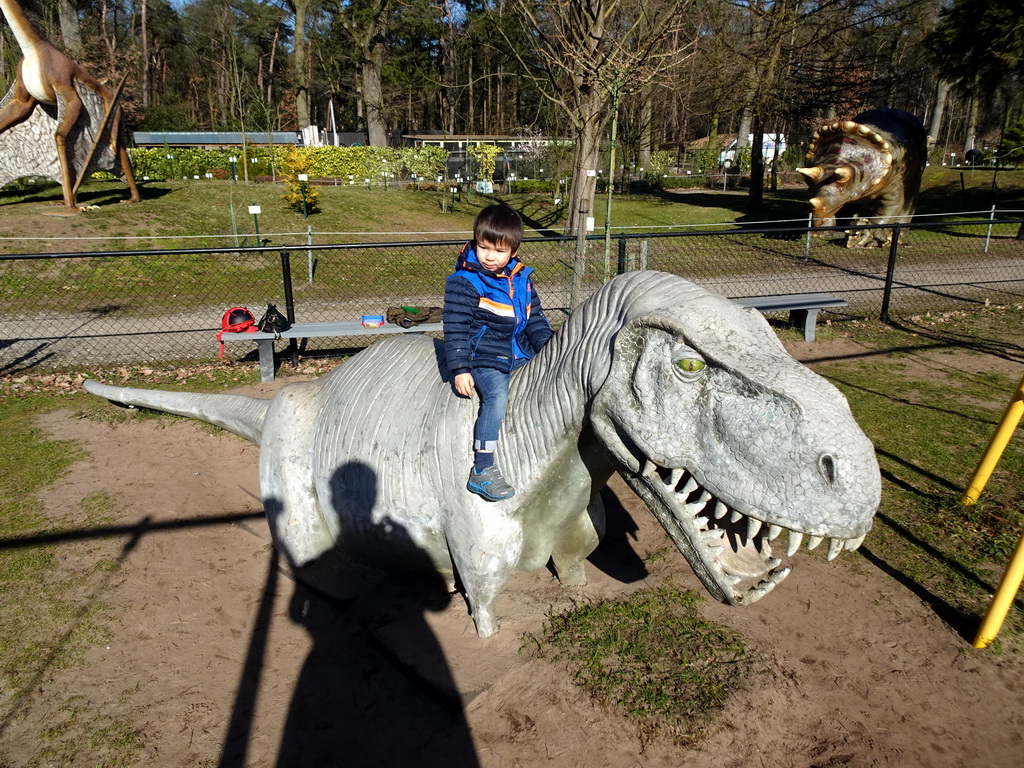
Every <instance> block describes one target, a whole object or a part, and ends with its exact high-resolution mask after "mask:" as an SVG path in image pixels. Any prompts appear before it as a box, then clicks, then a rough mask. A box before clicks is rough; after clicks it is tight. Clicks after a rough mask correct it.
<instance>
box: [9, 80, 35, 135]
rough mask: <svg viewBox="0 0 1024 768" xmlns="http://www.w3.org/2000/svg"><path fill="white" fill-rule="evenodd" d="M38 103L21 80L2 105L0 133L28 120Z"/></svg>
mask: <svg viewBox="0 0 1024 768" xmlns="http://www.w3.org/2000/svg"><path fill="white" fill-rule="evenodd" d="M38 103H39V102H37V101H36V100H35V99H34V98H33V97H32V96H31V94H29V92H28V91H27V90H26V89H25V86H24V84H23V83H22V82H21V80H20V78H19V79H18V81H17V82H16V83H15V84H14V85H13V86H12V87H11V90H10V91H8V92H7V96H6V97H4V100H3V102H2V104H0V133H3V132H4V131H6V130H7V129H8V128H13V127H14V126H16V125H18V124H19V123H23V122H25V121H26V120H28V118H29V116H30V115H31V114H32V110H34V109H35V108H36V104H38Z"/></svg>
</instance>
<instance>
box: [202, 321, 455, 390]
mask: <svg viewBox="0 0 1024 768" xmlns="http://www.w3.org/2000/svg"><path fill="white" fill-rule="evenodd" d="M441 327H442V326H441V323H420V324H419V325H414V326H413V327H412V328H403V327H402V326H400V325H395V324H393V323H384V325H382V326H381V327H380V328H366V327H364V326H363V324H362V323H361V322H359V321H358V320H352V321H348V322H339V323H295V325H293V326H292V327H291V328H289V329H288V330H287V331H281V333H280V334H273V333H262V332H256V333H225V334H224V335H223V336H222V337H221V338H222V339H223V341H225V342H228V341H255V342H256V346H257V348H258V349H259V353H260V380H261V381H273V380H274V342H275V341H276V340H277V339H318V338H325V337H332V336H388V335H390V334H392V333H426V332H427V331H440V330H441Z"/></svg>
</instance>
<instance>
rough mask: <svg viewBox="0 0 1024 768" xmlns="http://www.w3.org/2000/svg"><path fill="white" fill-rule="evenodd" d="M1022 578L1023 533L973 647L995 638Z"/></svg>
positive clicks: (979, 646)
mask: <svg viewBox="0 0 1024 768" xmlns="http://www.w3.org/2000/svg"><path fill="white" fill-rule="evenodd" d="M1022 579H1024V534H1022V535H1021V537H1020V541H1018V542H1017V549H1015V550H1014V552H1013V558H1012V559H1011V560H1010V564H1009V565H1008V566H1006V573H1004V574H1003V578H1002V580H1001V581H1000V582H999V588H998V589H997V590H996V594H995V597H993V598H992V604H991V605H990V606H989V607H988V613H986V614H985V620H984V621H983V622H982V623H981V629H979V630H978V634H977V635H976V636H975V638H974V647H975V648H986V647H988V644H989V643H991V642H992V641H993V640H995V638H996V635H997V634H999V628H1000V627H1002V626H1003V619H1005V618H1006V614H1007V612H1008V611H1009V610H1010V606H1011V605H1012V604H1013V598H1014V597H1016V595H1017V590H1018V589H1020V583H1021V580H1022Z"/></svg>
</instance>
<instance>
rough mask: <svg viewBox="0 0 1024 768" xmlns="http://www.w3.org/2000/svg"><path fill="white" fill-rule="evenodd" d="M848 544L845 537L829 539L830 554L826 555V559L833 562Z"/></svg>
mask: <svg viewBox="0 0 1024 768" xmlns="http://www.w3.org/2000/svg"><path fill="white" fill-rule="evenodd" d="M845 544H846V540H845V539H829V541H828V554H826V555H825V559H826V560H828V561H829V562H832V561H833V560H835V559H836V557H837V556H838V555H839V553H840V552H842V551H843V546H844V545H845Z"/></svg>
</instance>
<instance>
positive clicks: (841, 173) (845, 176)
mask: <svg viewBox="0 0 1024 768" xmlns="http://www.w3.org/2000/svg"><path fill="white" fill-rule="evenodd" d="M833 173H835V175H836V178H837V179H839V181H841V182H843V183H845V182H847V181H849V180H850V179H852V178H853V169H852V168H849V167H847V166H845V165H841V166H839V167H838V168H836V169H835V171H833Z"/></svg>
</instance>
